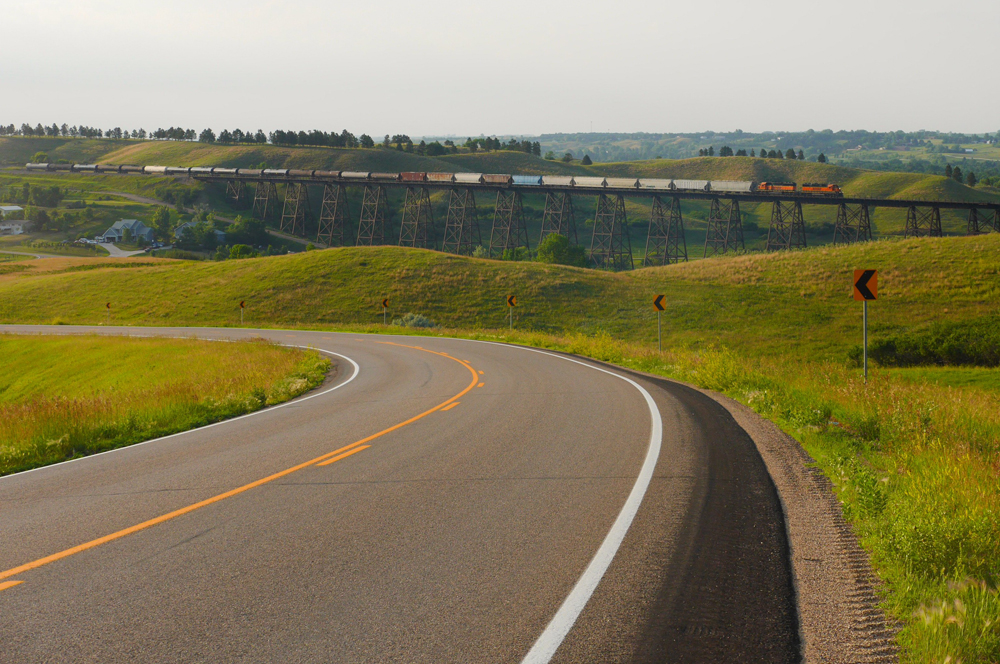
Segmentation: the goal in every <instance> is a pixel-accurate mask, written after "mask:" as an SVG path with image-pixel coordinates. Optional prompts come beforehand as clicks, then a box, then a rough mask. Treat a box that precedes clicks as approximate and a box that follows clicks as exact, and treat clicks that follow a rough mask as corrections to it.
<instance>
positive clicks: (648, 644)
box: [0, 326, 799, 662]
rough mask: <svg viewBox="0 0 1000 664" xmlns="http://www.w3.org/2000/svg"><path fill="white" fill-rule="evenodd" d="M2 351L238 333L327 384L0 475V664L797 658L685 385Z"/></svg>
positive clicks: (509, 368)
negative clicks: (190, 355) (327, 373)
mask: <svg viewBox="0 0 1000 664" xmlns="http://www.w3.org/2000/svg"><path fill="white" fill-rule="evenodd" d="M3 330H5V331H14V332H39V331H45V332H56V333H79V332H96V331H99V332H100V333H112V334H133V335H137V334H141V335H150V334H155V335H166V336H182V335H193V336H199V337H206V338H220V339H225V338H237V337H243V336H250V335H254V336H262V337H266V338H270V339H274V340H275V341H278V342H280V343H285V344H292V345H301V346H311V347H314V348H317V349H320V350H323V351H325V352H328V353H332V354H335V355H331V357H332V359H333V360H334V362H335V364H336V370H335V374H334V375H333V376H332V378H331V379H330V381H328V384H327V385H325V386H324V387H323V388H320V389H319V390H317V391H315V392H314V393H312V394H311V395H309V397H308V398H305V399H300V400H297V401H294V402H291V403H289V404H286V405H283V406H280V407H276V408H271V409H268V410H265V411H262V412H259V413H255V414H253V415H250V416H246V417H243V418H239V419H236V420H232V421H228V422H225V423H220V424H218V425H214V426H212V427H206V428H204V429H200V430H196V431H191V432H187V433H184V434H179V435H175V436H171V437H168V438H164V439H159V440H156V441H151V442H148V443H144V444H141V445H137V446H133V447H129V448H123V449H121V450H116V451H113V452H109V453H105V454H101V455H96V456H93V457H88V458H84V459H80V460H76V461H72V462H68V463H64V464H58V465H55V466H50V467H46V468H42V469H38V470H35V471H31V472H27V473H21V474H18V475H13V476H9V477H5V478H0V588H2V590H0V661H3V662H8V661H9V662H36V661H37V662H63V661H65V662H81V661H91V662H135V661H142V662H273V661H281V662H334V661H336V662H341V661H343V662H397V661H398V662H519V661H522V660H524V659H525V658H526V656H527V657H528V658H529V661H548V660H549V658H550V656H551V653H552V652H553V651H554V652H555V655H554V658H553V659H552V661H565V662H580V661H593V662H619V661H620V662H628V661H657V662H663V661H722V660H728V661H769V662H780V661H797V660H798V657H799V642H798V638H799V637H798V627H797V621H796V615H795V604H794V592H793V589H792V582H791V572H790V567H789V562H788V552H787V538H786V536H785V530H784V522H783V518H782V514H781V508H780V502H779V501H778V498H777V494H776V492H775V489H774V486H773V484H772V483H771V481H770V478H769V477H768V476H767V472H766V469H765V468H764V465H763V463H762V461H761V460H760V458H759V456H758V455H757V453H756V450H755V449H754V446H753V443H752V441H750V439H749V438H748V437H747V435H746V434H745V433H744V432H743V431H742V429H740V428H739V427H738V426H737V425H736V424H735V422H733V421H732V418H731V417H730V416H729V414H728V413H727V412H726V411H725V410H724V409H722V408H721V407H720V406H718V405H717V404H716V403H715V402H713V401H712V400H711V399H708V398H707V397H705V396H704V395H701V394H699V393H697V392H695V391H693V390H690V389H688V388H686V387H683V386H680V385H677V384H673V383H669V382H666V381H656V380H652V379H646V378H643V377H640V376H633V375H629V374H627V373H626V372H623V371H621V370H617V369H611V368H608V367H604V366H601V365H598V364H596V363H590V362H584V361H580V360H579V359H577V358H569V357H565V356H560V355H558V354H552V353H540V352H537V351H533V350H530V349H523V348H517V347H512V346H505V345H500V344H488V343H478V342H472V341H463V340H455V339H439V338H422V337H421V338H418V337H391V336H365V335H352V334H329V333H318V332H291V331H287V332H286V331H240V330H211V329H167V328H163V329H152V328H149V329H144V328H118V329H115V328H96V329H89V328H66V327H60V328H58V329H49V328H39V327H14V326H10V327H5V328H3ZM658 422H661V423H662V431H660V430H658V426H657V423H658ZM633 516H634V518H633ZM529 653H530V654H529Z"/></svg>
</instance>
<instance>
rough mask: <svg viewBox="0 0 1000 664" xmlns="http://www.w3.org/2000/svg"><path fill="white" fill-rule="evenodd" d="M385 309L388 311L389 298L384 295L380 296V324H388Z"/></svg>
mask: <svg viewBox="0 0 1000 664" xmlns="http://www.w3.org/2000/svg"><path fill="white" fill-rule="evenodd" d="M387 311H389V298H387V297H384V298H382V325H388V323H387V322H386V321H387V320H388V319H387V318H386V312H387Z"/></svg>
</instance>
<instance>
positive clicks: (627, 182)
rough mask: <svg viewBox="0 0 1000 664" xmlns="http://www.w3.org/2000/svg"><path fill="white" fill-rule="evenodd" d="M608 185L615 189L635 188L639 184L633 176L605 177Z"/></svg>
mask: <svg viewBox="0 0 1000 664" xmlns="http://www.w3.org/2000/svg"><path fill="white" fill-rule="evenodd" d="M605 181H606V182H607V183H608V186H609V187H614V188H616V189H635V188H636V187H638V186H639V181H638V180H636V179H635V178H606V180H605Z"/></svg>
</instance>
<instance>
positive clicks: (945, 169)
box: [944, 164, 952, 178]
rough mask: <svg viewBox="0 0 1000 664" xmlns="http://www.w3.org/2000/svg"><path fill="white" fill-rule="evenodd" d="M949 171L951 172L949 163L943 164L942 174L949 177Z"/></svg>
mask: <svg viewBox="0 0 1000 664" xmlns="http://www.w3.org/2000/svg"><path fill="white" fill-rule="evenodd" d="M951 173H952V169H951V164H945V167H944V176H945V177H946V178H950V177H951Z"/></svg>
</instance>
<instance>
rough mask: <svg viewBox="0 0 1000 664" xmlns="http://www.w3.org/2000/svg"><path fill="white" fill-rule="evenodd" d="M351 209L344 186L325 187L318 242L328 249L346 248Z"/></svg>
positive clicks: (317, 233) (317, 234) (317, 235)
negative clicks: (345, 241)
mask: <svg viewBox="0 0 1000 664" xmlns="http://www.w3.org/2000/svg"><path fill="white" fill-rule="evenodd" d="M350 216H351V209H350V207H348V203H347V189H346V188H345V187H344V185H342V184H327V185H325V186H324V187H323V206H322V207H321V208H320V213H319V224H318V226H319V228H318V229H317V231H316V240H317V241H318V242H323V243H325V244H326V246H328V247H342V246H344V230H345V227H346V226H347V219H348V217H350Z"/></svg>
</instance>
